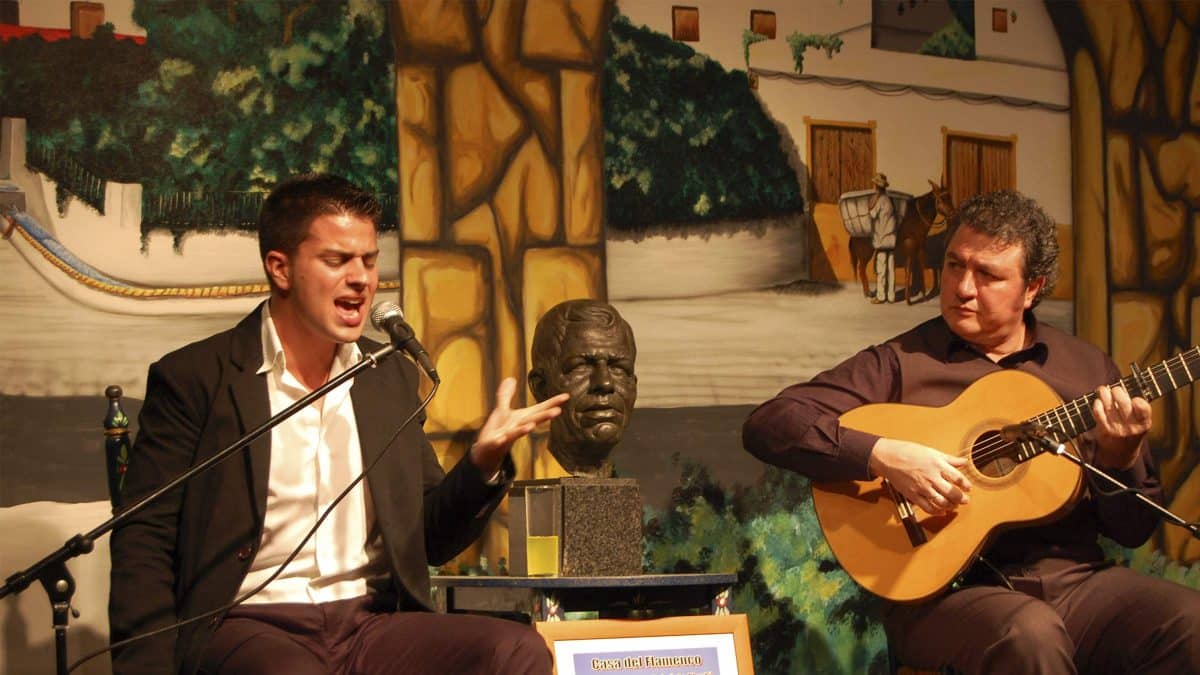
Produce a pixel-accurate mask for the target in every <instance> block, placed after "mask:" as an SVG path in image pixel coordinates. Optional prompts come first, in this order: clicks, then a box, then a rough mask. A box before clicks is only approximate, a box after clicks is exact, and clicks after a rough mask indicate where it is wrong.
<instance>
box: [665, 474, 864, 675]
mask: <svg viewBox="0 0 1200 675" xmlns="http://www.w3.org/2000/svg"><path fill="white" fill-rule="evenodd" d="M645 525H646V527H645V532H646V534H645V542H646V560H645V569H646V571H647V572H737V573H738V584H737V586H735V588H734V597H733V599H732V606H733V607H734V608H735V609H736V610H737V611H740V612H745V613H746V614H747V615H748V618H749V621H750V632H751V643H752V644H753V645H754V666H755V671H756V672H760V673H885V672H887V646H886V639H885V638H884V635H883V629H882V628H881V627H880V626H879V624H878V623H877V622H876V620H875V619H876V617H877V615H878V611H879V606H878V601H877V600H876V599H875V598H874V597H873V596H871V595H869V594H867V593H865V592H863V591H861V590H859V588H858V586H857V585H856V584H855V583H854V582H853V581H852V580H851V579H850V577H848V576H847V575H846V574H845V572H843V571H842V569H841V567H840V566H839V565H838V563H837V561H836V560H835V559H834V557H833V553H832V552H831V551H830V550H829V546H828V545H827V544H826V543H825V538H824V535H822V533H821V529H820V527H819V526H818V525H817V520H816V514H815V512H814V511H813V509H812V496H811V492H810V491H809V488H808V482H807V480H806V479H804V478H801V477H800V476H798V475H797V474H795V473H792V472H790V471H783V470H779V469H775V468H768V469H767V471H766V473H765V474H764V476H763V478H762V479H761V481H760V482H759V483H758V484H756V485H754V486H751V487H746V488H737V489H734V490H727V489H725V488H723V487H722V486H721V485H720V484H719V483H717V482H715V481H714V480H713V479H712V477H711V476H710V475H709V473H708V470H707V469H705V468H703V467H699V466H695V465H685V466H684V467H683V471H682V479H681V482H680V485H679V487H678V488H676V489H675V491H674V493H673V495H672V499H671V507H670V508H669V509H668V510H667V511H666V512H665V513H656V512H653V511H649V512H648V513H647V517H646V524H645Z"/></svg>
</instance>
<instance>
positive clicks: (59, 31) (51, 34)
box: [0, 23, 146, 45]
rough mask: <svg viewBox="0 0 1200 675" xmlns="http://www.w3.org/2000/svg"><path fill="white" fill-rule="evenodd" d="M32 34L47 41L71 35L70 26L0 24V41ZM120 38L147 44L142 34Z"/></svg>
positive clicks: (120, 36)
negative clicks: (44, 26)
mask: <svg viewBox="0 0 1200 675" xmlns="http://www.w3.org/2000/svg"><path fill="white" fill-rule="evenodd" d="M30 35H40V36H41V37H42V39H43V40H45V41H46V42H55V41H57V40H66V39H68V38H70V37H71V29H70V28H35V27H34V26H16V25H13V24H8V23H3V24H0V41H3V42H7V41H9V40H13V39H16V38H23V37H28V36H30ZM115 37H116V38H117V39H118V40H133V41H134V42H135V43H137V44H139V45H144V44H146V38H145V37H144V36H142V35H121V34H119V33H118V34H116V35H115Z"/></svg>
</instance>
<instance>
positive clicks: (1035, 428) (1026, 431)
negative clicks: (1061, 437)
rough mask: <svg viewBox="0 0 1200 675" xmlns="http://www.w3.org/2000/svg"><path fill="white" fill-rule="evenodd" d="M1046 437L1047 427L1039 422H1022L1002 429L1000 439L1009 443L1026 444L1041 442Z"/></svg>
mask: <svg viewBox="0 0 1200 675" xmlns="http://www.w3.org/2000/svg"><path fill="white" fill-rule="evenodd" d="M1045 437H1046V427H1043V426H1042V425H1040V424H1038V423H1037V422H1020V423H1017V424H1008V425H1005V426H1003V427H1001V428H1000V438H1003V439H1004V440H1006V441H1008V442H1009V443H1026V442H1029V441H1040V440H1041V439H1043V438H1045Z"/></svg>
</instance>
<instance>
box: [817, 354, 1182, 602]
mask: <svg viewBox="0 0 1200 675" xmlns="http://www.w3.org/2000/svg"><path fill="white" fill-rule="evenodd" d="M1197 375H1200V346H1196V347H1192V348H1191V349H1189V350H1188V351H1186V352H1182V353H1180V354H1178V355H1176V356H1174V357H1172V358H1169V359H1167V360H1165V361H1163V362H1161V363H1159V364H1157V365H1155V366H1153V367H1151V368H1149V369H1140V368H1136V367H1135V368H1134V372H1133V373H1132V374H1131V375H1129V376H1127V377H1124V378H1122V379H1121V380H1120V382H1118V383H1114V386H1118V385H1119V386H1123V387H1125V389H1126V390H1127V391H1129V392H1131V393H1132V394H1134V395H1138V396H1142V397H1144V398H1145V399H1147V400H1153V399H1156V398H1158V397H1160V396H1163V395H1164V394H1167V393H1170V392H1172V391H1175V390H1176V389H1179V388H1180V387H1183V386H1186V385H1188V384H1191V383H1192V382H1193V381H1194V380H1195V379H1196V377H1197ZM1095 397H1096V396H1095V394H1094V393H1089V394H1087V395H1084V396H1081V397H1079V398H1077V399H1075V400H1073V401H1070V402H1067V403H1063V402H1062V399H1060V398H1059V397H1058V395H1057V394H1056V393H1055V392H1054V390H1053V389H1051V388H1050V386H1049V385H1047V384H1046V383H1044V382H1042V381H1041V380H1039V379H1038V378H1036V377H1034V376H1033V375H1030V374H1028V373H1024V372H1021V371H1016V370H1004V371H999V372H996V373H992V374H989V375H986V376H984V377H982V378H980V379H979V380H977V381H976V382H974V383H973V384H971V386H969V387H967V388H966V389H965V390H964V391H963V392H962V393H961V394H959V396H958V398H956V399H954V401H952V402H950V403H949V404H947V405H945V406H942V407H928V406H918V405H907V404H903V403H875V404H870V405H865V406H861V407H858V408H855V409H853V410H850V411H849V412H846V413H844V414H843V415H842V416H841V418H840V421H841V424H842V425H843V426H845V427H848V428H852V429H858V430H861V431H866V432H869V433H872V434H876V435H879V436H885V437H888V438H896V439H901V440H906V441H913V442H916V443H921V444H923V445H927V446H929V447H931V448H936V449H938V450H941V451H942V452H945V453H947V454H955V455H959V456H967V457H969V458H970V462H969V463H968V465H967V466H966V467H965V469H964V472H965V473H966V476H967V479H968V480H970V481H971V484H972V486H973V488H974V489H972V490H971V501H970V503H969V504H966V505H964V506H960V507H959V508H958V509H957V510H955V511H954V512H952V513H951V514H949V515H945V516H932V515H929V514H927V513H925V512H924V511H921V510H919V509H917V508H916V507H913V506H911V505H910V504H908V501H907V500H906V499H904V498H903V497H902V496H900V494H899V493H898V492H895V491H893V490H892V489H891V487H890V486H889V485H888V484H887V483H886V481H883V480H881V479H876V480H873V481H846V482H831V483H814V484H813V486H812V492H813V505H814V507H815V508H816V511H817V517H818V519H819V520H820V523H821V530H822V531H823V532H824V533H825V538H826V539H827V540H828V541H829V547H830V548H831V549H832V550H833V554H834V555H835V556H836V557H837V559H838V562H840V563H841V565H842V567H843V568H845V570H846V572H848V573H849V574H850V576H851V577H852V578H853V579H854V580H855V581H856V582H858V583H859V584H860V585H862V586H863V587H864V588H866V589H867V590H868V591H871V592H872V593H874V594H876V595H879V596H882V597H884V598H887V599H889V600H893V601H896V602H917V601H920V600H924V599H926V598H930V597H932V596H934V595H937V594H938V593H940V592H941V591H942V590H943V589H945V588H946V587H947V586H949V585H950V584H951V583H952V582H953V581H954V579H955V578H956V577H958V575H959V574H961V573H962V572H963V571H964V570H965V569H966V568H967V567H968V566H969V565H970V564H971V563H972V562H974V559H975V556H976V555H978V554H979V552H980V551H981V550H982V549H983V547H984V546H985V545H986V544H987V542H988V540H989V538H990V537H991V536H992V535H993V534H994V533H996V532H998V531H1000V530H1004V529H1011V528H1013V527H1019V526H1026V525H1033V524H1037V523H1042V522H1047V521H1050V520H1053V519H1054V518H1056V517H1057V516H1060V515H1062V514H1063V513H1064V512H1065V511H1066V510H1067V509H1068V507H1070V506H1071V504H1072V503H1073V502H1074V501H1075V499H1076V498H1077V497H1078V496H1079V494H1080V493H1081V491H1082V487H1083V470H1082V469H1081V468H1080V467H1079V466H1078V465H1076V464H1075V463H1073V462H1071V461H1069V460H1067V459H1066V458H1063V457H1057V456H1054V455H1053V454H1048V453H1047V452H1046V450H1047V447H1046V445H1045V444H1042V443H1038V442H1036V441H1033V440H1029V441H1025V442H1009V441H1006V440H1004V439H1003V438H1002V437H1001V435H1000V429H1001V428H1003V427H1005V426H1007V425H1011V424H1026V425H1027V426H1029V427H1030V428H1047V429H1055V430H1060V431H1061V432H1063V433H1065V435H1066V436H1068V437H1070V438H1074V437H1076V436H1078V435H1079V434H1082V433H1083V432H1085V431H1087V430H1088V429H1091V428H1092V427H1093V426H1095V420H1093V419H1092V414H1091V404H1092V401H1093V400H1094V399H1095ZM1059 440H1061V441H1066V440H1067V439H1066V438H1062V439H1059ZM1072 446H1073V444H1072ZM1072 451H1073V452H1075V450H1074V448H1073V447H1072Z"/></svg>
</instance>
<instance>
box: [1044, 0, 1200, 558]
mask: <svg viewBox="0 0 1200 675" xmlns="http://www.w3.org/2000/svg"><path fill="white" fill-rule="evenodd" d="M1046 7H1047V9H1048V11H1049V12H1050V15H1051V18H1052V19H1053V21H1054V23H1055V26H1056V28H1057V30H1058V33H1059V36H1060V38H1061V39H1062V42H1063V49H1064V55H1065V56H1066V62H1067V67H1068V69H1069V72H1070V80H1071V133H1072V135H1073V138H1072V143H1071V145H1072V147H1073V149H1074V153H1075V155H1074V159H1073V172H1074V178H1073V180H1074V185H1073V188H1072V192H1073V199H1074V204H1073V206H1074V211H1075V232H1076V236H1075V251H1074V253H1075V328H1076V333H1077V334H1078V335H1080V336H1081V337H1083V338H1085V339H1087V340H1089V341H1091V342H1092V343H1094V344H1096V345H1097V346H1099V347H1101V348H1102V349H1106V350H1108V351H1109V353H1111V354H1112V355H1113V358H1114V359H1115V360H1116V361H1117V363H1118V364H1120V365H1121V367H1122V369H1123V372H1128V366H1129V363H1130V362H1135V361H1136V362H1138V363H1140V364H1148V363H1150V362H1157V361H1159V360H1162V359H1163V358H1166V357H1168V356H1170V355H1172V354H1174V353H1177V352H1179V351H1182V350H1185V349H1188V348H1189V347H1191V346H1192V345H1195V344H1198V343H1200V311H1198V310H1200V69H1197V67H1196V64H1197V63H1198V62H1200V51H1198V50H1200V46H1198V44H1197V40H1196V38H1197V35H1196V29H1197V26H1198V25H1200V3H1196V2H1151V1H1147V2H1140V1H1139V2H1133V1H1130V0H1084V1H1083V2H1080V3H1060V2H1047V3H1046ZM1153 405H1154V428H1153V430H1152V432H1151V444H1152V446H1153V448H1154V451H1155V456H1156V457H1157V458H1158V460H1159V463H1160V470H1161V474H1162V482H1163V485H1164V486H1165V487H1166V490H1167V496H1168V506H1169V507H1170V508H1171V509H1172V510H1174V511H1175V512H1176V513H1179V514H1180V515H1181V516H1183V517H1184V518H1187V519H1188V520H1196V519H1197V518H1200V450H1198V447H1200V445H1198V443H1197V439H1198V436H1197V429H1198V428H1200V425H1198V424H1197V421H1198V418H1200V392H1198V391H1197V390H1196V388H1195V386H1193V387H1191V388H1188V389H1185V390H1182V391H1180V392H1178V393H1176V394H1174V395H1169V396H1167V397H1164V398H1162V399H1159V400H1157V401H1155V403H1154V404H1153ZM1158 543H1159V545H1160V548H1161V550H1162V551H1163V553H1164V554H1165V555H1166V556H1167V557H1169V558H1171V559H1173V560H1176V561H1178V562H1181V563H1185V564H1190V563H1195V562H1200V542H1197V541H1195V540H1192V539H1190V538H1189V537H1188V536H1187V533H1186V532H1183V531H1182V530H1180V529H1178V528H1174V527H1169V526H1168V527H1164V528H1162V529H1161V535H1160V538H1159V539H1158Z"/></svg>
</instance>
